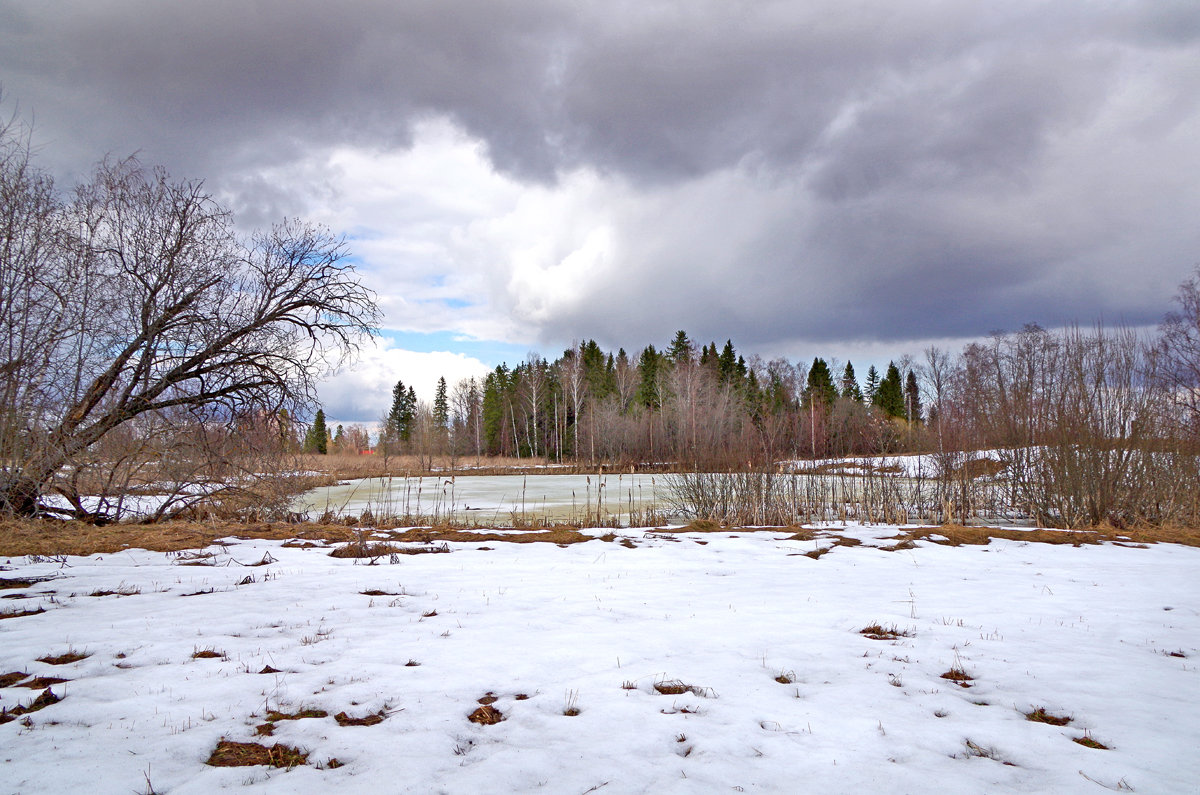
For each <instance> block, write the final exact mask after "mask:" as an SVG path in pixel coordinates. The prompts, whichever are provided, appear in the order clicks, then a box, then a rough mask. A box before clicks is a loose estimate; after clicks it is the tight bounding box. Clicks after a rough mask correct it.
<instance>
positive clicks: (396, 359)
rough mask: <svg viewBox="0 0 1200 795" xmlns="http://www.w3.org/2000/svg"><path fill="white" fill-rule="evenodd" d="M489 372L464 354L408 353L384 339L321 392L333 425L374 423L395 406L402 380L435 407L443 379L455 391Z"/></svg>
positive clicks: (442, 352)
mask: <svg viewBox="0 0 1200 795" xmlns="http://www.w3.org/2000/svg"><path fill="white" fill-rule="evenodd" d="M490 369H491V368H490V367H489V366H488V365H486V364H484V363H483V362H481V361H479V360H478V359H475V358H473V357H470V356H466V355H464V354H461V353H452V352H450V351H432V352H428V353H425V352H418V351H409V350H404V349H403V348H397V347H394V346H393V345H392V344H391V343H390V342H389V341H388V340H386V339H381V340H379V342H378V344H376V345H374V346H367V347H365V348H364V349H363V351H362V352H361V355H360V357H359V359H358V361H357V362H356V363H355V364H354V366H353V367H350V368H347V369H345V370H344V371H342V372H341V373H339V374H337V375H335V376H333V377H331V378H328V379H326V380H325V381H324V382H323V383H322V384H321V385H320V387H319V389H318V392H319V394H320V397H321V403H322V405H323V406H324V408H325V414H326V416H328V417H329V421H330V422H331V423H334V424H336V423H339V422H340V423H352V422H361V423H372V422H375V421H376V420H378V419H379V418H380V417H381V416H382V415H383V414H384V413H385V412H387V410H388V408H389V407H390V406H391V404H392V388H393V387H394V386H395V385H396V381H397V380H402V381H404V384H405V386H411V387H412V388H413V389H414V390H415V391H416V393H417V398H418V399H419V400H423V401H426V402H432V401H433V397H434V392H435V390H436V388H437V381H438V378H442V377H444V378H445V379H446V384H447V385H448V386H449V387H450V388H453V387H454V384H456V383H458V381H459V380H461V379H463V378H471V377H477V378H479V377H482V376H484V375H486V374H487V372H488V370H490Z"/></svg>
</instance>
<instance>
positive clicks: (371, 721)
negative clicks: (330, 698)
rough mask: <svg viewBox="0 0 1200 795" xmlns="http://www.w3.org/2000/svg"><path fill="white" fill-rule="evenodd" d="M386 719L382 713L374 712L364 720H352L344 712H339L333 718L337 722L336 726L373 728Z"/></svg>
mask: <svg viewBox="0 0 1200 795" xmlns="http://www.w3.org/2000/svg"><path fill="white" fill-rule="evenodd" d="M385 717H387V715H386V714H384V713H383V712H382V711H380V712H374V713H372V714H370V715H367V716H366V717H364V718H352V717H350V716H349V715H347V714H346V713H345V712H339V713H338V714H336V715H334V716H333V719H334V720H336V721H337V724H338V726H374V725H375V724H377V723H383V719H384V718H385Z"/></svg>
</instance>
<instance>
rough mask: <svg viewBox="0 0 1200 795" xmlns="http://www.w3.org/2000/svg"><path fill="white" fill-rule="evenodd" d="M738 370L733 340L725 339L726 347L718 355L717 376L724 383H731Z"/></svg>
mask: <svg viewBox="0 0 1200 795" xmlns="http://www.w3.org/2000/svg"><path fill="white" fill-rule="evenodd" d="M736 372H737V354H736V353H735V352H734V350H733V341H732V340H725V347H724V349H722V351H721V355H720V356H719V357H717V376H718V378H719V380H720V382H721V383H722V384H726V383H729V382H730V381H732V380H733V376H734V375H735V373H736Z"/></svg>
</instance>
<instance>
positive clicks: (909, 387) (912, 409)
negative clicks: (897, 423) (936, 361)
mask: <svg viewBox="0 0 1200 795" xmlns="http://www.w3.org/2000/svg"><path fill="white" fill-rule="evenodd" d="M904 413H905V416H906V417H907V418H908V421H909V422H910V423H911V422H920V421H921V390H920V388H919V387H918V386H917V374H916V373H914V372H913V371H912V370H909V371H908V379H907V380H906V381H905V382H904Z"/></svg>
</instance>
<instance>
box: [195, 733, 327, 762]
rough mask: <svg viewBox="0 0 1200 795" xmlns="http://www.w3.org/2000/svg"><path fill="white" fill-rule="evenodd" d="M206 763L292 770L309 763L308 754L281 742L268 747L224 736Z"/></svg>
mask: <svg viewBox="0 0 1200 795" xmlns="http://www.w3.org/2000/svg"><path fill="white" fill-rule="evenodd" d="M205 764H208V765H212V766H213V767H251V766H254V765H269V766H270V767H282V768H287V769H288V770H290V769H292V768H293V767H298V766H299V765H304V764H308V754H306V753H303V752H302V751H300V749H298V748H293V747H291V746H290V745H282V744H280V743H275V745H273V746H271V747H270V748H267V747H266V746H265V745H259V744H258V743H235V742H232V741H230V740H226V739H224V738H222V739H221V741H220V742H219V743H217V747H216V748H215V749H214V750H213V752H212V755H210V756H209V757H208V761H207V762H205Z"/></svg>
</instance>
